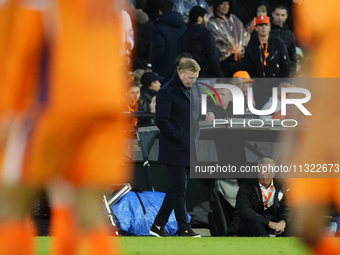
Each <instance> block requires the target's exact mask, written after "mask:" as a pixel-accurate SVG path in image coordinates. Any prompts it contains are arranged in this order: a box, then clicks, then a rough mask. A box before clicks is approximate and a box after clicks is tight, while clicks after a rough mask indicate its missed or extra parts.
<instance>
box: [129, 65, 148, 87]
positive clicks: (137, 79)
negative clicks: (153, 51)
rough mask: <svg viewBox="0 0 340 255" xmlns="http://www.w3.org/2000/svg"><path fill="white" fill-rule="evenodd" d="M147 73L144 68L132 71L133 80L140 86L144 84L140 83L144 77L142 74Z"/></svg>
mask: <svg viewBox="0 0 340 255" xmlns="http://www.w3.org/2000/svg"><path fill="white" fill-rule="evenodd" d="M144 73H145V71H144V70H143V69H137V70H135V71H133V72H132V78H133V81H134V82H135V83H137V85H138V86H139V87H141V86H142V84H141V83H140V79H141V78H142V75H143V74H144Z"/></svg>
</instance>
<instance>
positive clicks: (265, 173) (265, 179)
mask: <svg viewBox="0 0 340 255" xmlns="http://www.w3.org/2000/svg"><path fill="white" fill-rule="evenodd" d="M275 165H276V163H275V161H274V160H273V159H272V158H269V157H264V158H262V159H260V161H259V164H258V166H259V169H260V172H259V173H258V179H250V180H248V181H246V182H244V183H242V184H241V186H240V188H239V191H238V193H237V197H236V207H235V212H234V216H233V221H232V224H231V226H230V228H229V231H228V232H229V234H241V235H249V236H269V235H270V234H275V235H282V234H283V233H284V232H285V231H286V227H287V222H288V221H289V219H290V214H291V210H290V209H289V208H288V207H287V205H286V201H285V199H286V195H285V194H286V192H285V189H284V187H283V185H282V184H281V183H280V182H279V181H278V180H277V179H274V176H275V172H274V171H270V169H269V167H275Z"/></svg>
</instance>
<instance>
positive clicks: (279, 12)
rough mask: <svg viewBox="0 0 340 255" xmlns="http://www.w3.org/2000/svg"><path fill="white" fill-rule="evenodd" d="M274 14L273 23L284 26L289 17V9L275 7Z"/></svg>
mask: <svg viewBox="0 0 340 255" xmlns="http://www.w3.org/2000/svg"><path fill="white" fill-rule="evenodd" d="M272 16H273V23H274V24H275V25H278V26H280V27H282V26H283V24H284V23H285V22H286V20H287V18H288V14H287V11H286V10H285V9H278V8H276V9H275V11H274V12H273V14H272Z"/></svg>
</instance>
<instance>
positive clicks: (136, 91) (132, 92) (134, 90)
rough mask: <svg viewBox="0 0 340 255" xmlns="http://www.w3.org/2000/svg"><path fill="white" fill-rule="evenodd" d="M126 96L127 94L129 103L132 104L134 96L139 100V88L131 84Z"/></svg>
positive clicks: (134, 100)
mask: <svg viewBox="0 0 340 255" xmlns="http://www.w3.org/2000/svg"><path fill="white" fill-rule="evenodd" d="M127 96H128V100H129V103H130V105H134V103H135V102H136V97H137V100H139V98H140V88H139V87H136V86H133V87H132V88H131V89H130V90H129V92H128V93H127Z"/></svg>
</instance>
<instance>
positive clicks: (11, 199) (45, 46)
mask: <svg viewBox="0 0 340 255" xmlns="http://www.w3.org/2000/svg"><path fill="white" fill-rule="evenodd" d="M119 13H120V10H116V9H115V2H114V1H112V0H101V1H96V0H72V1H70V0H50V1H47V0H46V1H32V0H8V1H1V4H0V57H1V59H2V61H1V63H0V84H1V86H0V163H1V168H0V184H1V185H0V194H1V195H0V201H1V209H0V240H1V241H0V254H1V255H20V254H25V255H30V254H33V252H34V249H33V248H34V247H33V241H34V240H33V238H32V237H33V227H32V225H31V224H30V221H29V220H28V216H29V213H30V209H31V205H32V202H33V201H34V200H35V199H36V198H37V197H38V196H39V194H40V192H41V190H42V189H43V188H44V187H51V184H50V183H51V182H52V183H53V187H52V188H51V190H57V188H56V186H57V187H58V185H59V187H67V185H68V184H70V187H69V190H74V202H73V203H70V202H69V201H70V198H69V197H67V196H68V194H69V192H67V191H66V190H65V189H64V188H63V189H61V188H60V189H61V190H60V191H61V193H60V194H59V196H57V198H56V200H58V201H56V204H57V206H59V205H60V204H61V205H62V206H63V204H64V205H66V208H65V210H63V208H59V209H60V210H58V213H56V214H55V215H53V218H54V217H57V222H52V226H55V228H54V229H53V231H54V232H55V235H56V238H55V239H54V246H53V249H52V254H54V255H66V254H67V255H72V254H79V253H81V254H89V255H97V254H98V255H99V254H101V255H106V254H107V255H109V254H116V253H119V251H118V247H117V244H113V241H114V240H112V237H110V235H111V231H110V229H109V226H107V224H106V221H105V218H104V217H103V210H102V189H103V188H105V187H107V186H109V185H111V184H112V183H121V182H124V181H126V180H127V178H128V176H129V171H128V169H124V168H123V167H122V162H123V160H124V156H123V153H122V151H123V144H124V138H125V136H124V134H123V130H122V129H123V128H124V126H125V125H126V123H127V120H126V119H125V117H124V116H123V115H122V114H121V112H123V111H124V107H125V100H124V97H122V96H121V95H122V94H124V92H125V91H126V87H125V86H124V84H126V82H124V77H126V74H127V68H126V67H125V66H121V64H120V63H122V62H123V61H121V55H120V49H121V42H122V40H121V31H120V29H121V24H120V15H119ZM58 183H60V184H58ZM65 183H66V184H65ZM70 192H71V191H70ZM63 194H64V195H63ZM63 196H64V201H62V200H63ZM72 205H73V207H74V208H73V209H71V210H69V209H68V208H67V206H72ZM70 212H75V215H70V214H69V213H70ZM72 217H74V220H72V219H73V218H72Z"/></svg>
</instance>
